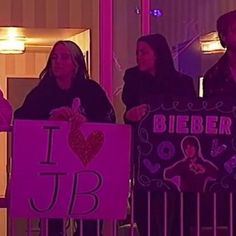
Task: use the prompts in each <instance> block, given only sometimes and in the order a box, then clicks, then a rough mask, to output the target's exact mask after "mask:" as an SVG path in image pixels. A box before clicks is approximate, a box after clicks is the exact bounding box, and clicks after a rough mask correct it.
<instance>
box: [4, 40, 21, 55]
mask: <svg viewBox="0 0 236 236" xmlns="http://www.w3.org/2000/svg"><path fill="white" fill-rule="evenodd" d="M24 51H25V39H24V38H23V37H10V38H6V39H0V53H2V54H20V53H24Z"/></svg>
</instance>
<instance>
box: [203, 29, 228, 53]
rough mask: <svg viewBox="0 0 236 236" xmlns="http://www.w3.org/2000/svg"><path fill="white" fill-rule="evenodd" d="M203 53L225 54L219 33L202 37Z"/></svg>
mask: <svg viewBox="0 0 236 236" xmlns="http://www.w3.org/2000/svg"><path fill="white" fill-rule="evenodd" d="M200 45H201V51H202V52H203V53H204V54H213V53H224V52H225V48H223V47H222V46H221V44H220V40H219V37H218V34H217V32H211V33H209V34H206V35H204V36H201V37H200Z"/></svg>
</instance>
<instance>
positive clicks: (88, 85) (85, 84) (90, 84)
mask: <svg viewBox="0 0 236 236" xmlns="http://www.w3.org/2000/svg"><path fill="white" fill-rule="evenodd" d="M80 86H82V88H83V89H85V90H102V87H101V85H100V84H99V83H98V82H97V81H95V80H93V79H83V80H81V81H80Z"/></svg>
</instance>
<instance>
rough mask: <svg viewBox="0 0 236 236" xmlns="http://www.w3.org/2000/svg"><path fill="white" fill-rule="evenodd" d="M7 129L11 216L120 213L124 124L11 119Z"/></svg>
mask: <svg viewBox="0 0 236 236" xmlns="http://www.w3.org/2000/svg"><path fill="white" fill-rule="evenodd" d="M13 135H14V136H13V137H14V139H13V165H12V178H11V185H10V191H11V193H10V194H11V204H10V211H11V216H12V217H31V218H34V217H37V218H44V217H46V218H67V217H71V218H83V219H123V218H125V217H126V212H127V198H128V193H129V175H130V143H131V132H130V127H129V126H127V125H113V124H98V123H97V124H95V123H84V124H82V125H81V126H79V127H71V125H70V123H67V122H55V121H28V120H16V121H15V124H14V131H13Z"/></svg>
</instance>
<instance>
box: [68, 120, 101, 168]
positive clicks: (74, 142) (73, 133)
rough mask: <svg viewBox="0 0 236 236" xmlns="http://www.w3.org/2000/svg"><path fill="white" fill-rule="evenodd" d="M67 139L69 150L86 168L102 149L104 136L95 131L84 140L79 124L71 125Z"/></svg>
mask: <svg viewBox="0 0 236 236" xmlns="http://www.w3.org/2000/svg"><path fill="white" fill-rule="evenodd" d="M68 139H69V145H70V148H71V149H72V150H73V152H74V153H75V154H76V155H77V156H78V157H79V158H80V160H81V161H82V163H83V165H84V166H87V164H88V163H89V162H90V161H91V160H93V159H94V158H95V157H96V155H97V153H98V152H99V151H100V149H101V148H102V145H103V143H104V134H103V132H101V131H97V130H95V131H93V132H92V133H90V134H89V136H88V137H87V139H86V138H85V137H84V135H83V133H82V132H81V130H80V124H75V123H72V125H71V130H70V133H69V137H68Z"/></svg>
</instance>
